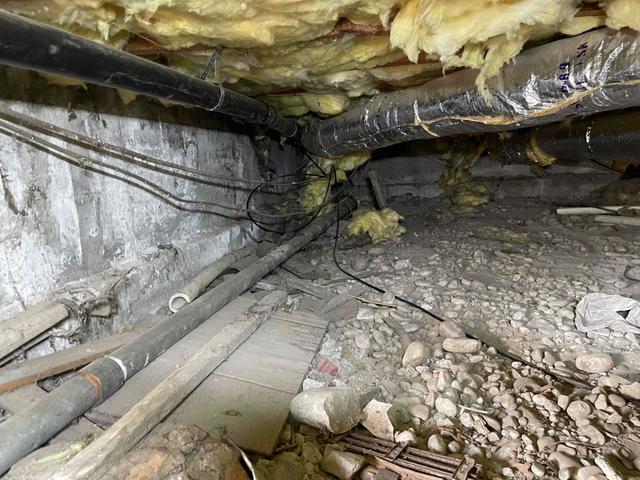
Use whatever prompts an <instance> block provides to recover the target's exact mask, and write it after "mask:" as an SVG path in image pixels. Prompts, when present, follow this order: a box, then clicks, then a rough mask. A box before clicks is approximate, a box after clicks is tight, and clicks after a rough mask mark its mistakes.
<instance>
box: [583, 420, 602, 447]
mask: <svg viewBox="0 0 640 480" xmlns="http://www.w3.org/2000/svg"><path fill="white" fill-rule="evenodd" d="M578 434H579V435H584V436H585V437H587V438H588V439H589V443H591V444H593V445H598V446H600V445H604V444H605V442H606V441H607V439H606V437H605V436H604V434H603V433H602V432H601V431H600V430H598V429H597V428H596V427H594V426H593V425H591V424H590V423H588V424H586V425H582V426H581V427H579V428H578Z"/></svg>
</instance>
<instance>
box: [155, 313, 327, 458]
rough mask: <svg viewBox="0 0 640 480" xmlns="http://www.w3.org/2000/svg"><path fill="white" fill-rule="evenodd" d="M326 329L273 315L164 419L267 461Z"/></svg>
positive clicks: (300, 317)
mask: <svg viewBox="0 0 640 480" xmlns="http://www.w3.org/2000/svg"><path fill="white" fill-rule="evenodd" d="M326 328H327V321H326V320H324V319H323V318H321V317H318V316H317V315H314V314H311V313H305V312H295V313H284V312H277V313H275V314H274V315H273V316H272V318H271V319H270V320H267V321H266V322H265V323H264V324H263V325H262V326H261V327H260V328H259V329H258V330H257V331H256V332H255V333H254V334H253V335H252V336H251V338H249V339H248V340H247V341H246V342H245V343H244V344H243V345H241V346H240V347H239V348H238V349H237V350H236V351H235V352H234V353H233V354H232V355H231V356H230V357H229V359H228V360H227V361H226V362H224V363H223V364H222V365H220V367H218V368H217V369H216V370H215V371H214V372H213V373H212V374H211V375H209V377H208V378H207V379H206V380H205V381H204V382H202V384H200V385H199V386H198V388H196V389H195V391H193V392H192V393H191V395H189V396H188V397H187V398H186V399H185V401H184V402H183V403H182V404H181V405H180V406H178V407H177V408H176V410H175V411H174V412H173V413H172V414H171V415H169V417H168V419H167V422H172V423H179V424H191V423H193V424H195V425H198V426H199V427H200V428H202V429H203V430H206V431H208V432H209V433H211V434H212V435H215V434H216V433H219V430H220V429H225V430H226V431H227V432H228V434H229V436H230V437H231V438H232V439H233V440H234V442H236V443H237V444H238V445H239V446H240V447H242V448H243V449H245V450H249V451H253V452H258V453H261V454H264V455H270V454H271V453H272V452H273V449H274V447H275V445H276V442H277V439H278V437H279V435H280V432H281V430H282V427H283V426H284V423H285V422H286V419H287V416H288V414H289V403H290V402H291V399H292V398H293V397H294V396H295V395H296V394H297V393H298V391H299V389H300V384H301V383H302V380H303V379H304V376H305V374H306V373H307V370H308V368H309V364H310V363H311V361H312V360H313V358H314V356H315V354H316V351H317V349H318V346H319V344H320V341H321V340H322V337H323V335H324V332H325V330H326Z"/></svg>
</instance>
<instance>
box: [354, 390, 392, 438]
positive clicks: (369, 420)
mask: <svg viewBox="0 0 640 480" xmlns="http://www.w3.org/2000/svg"><path fill="white" fill-rule="evenodd" d="M390 408H391V404H390V403H383V402H379V401H378V400H375V399H374V400H371V401H370V402H369V403H368V404H367V406H366V407H364V410H363V411H362V417H363V418H362V422H361V423H362V426H363V427H364V428H366V429H367V430H368V431H369V432H370V433H371V434H372V435H373V436H374V437H377V438H381V439H382V440H389V441H393V431H394V428H393V424H392V423H391V420H390V419H389V409H390Z"/></svg>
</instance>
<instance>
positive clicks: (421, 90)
mask: <svg viewBox="0 0 640 480" xmlns="http://www.w3.org/2000/svg"><path fill="white" fill-rule="evenodd" d="M476 77H477V72H476V71H474V70H461V71H458V72H455V73H452V74H451V75H446V76H444V77H442V78H439V79H436V80H432V81H430V82H427V83H426V84H424V85H423V86H421V87H416V88H411V89H406V90H403V91H399V92H394V93H388V94H381V95H377V96H375V97H373V98H372V99H371V100H369V101H368V102H364V103H363V104H362V105H361V106H359V107H357V108H355V109H353V110H350V111H347V112H345V113H343V114H341V115H338V116H336V117H332V118H329V119H326V120H322V121H320V122H315V123H312V124H310V125H309V126H308V127H307V128H306V129H305V130H304V131H303V133H302V137H301V141H302V144H303V145H304V147H305V148H306V149H307V150H308V151H310V152H311V153H314V154H317V155H322V156H335V155H342V154H346V153H351V152H357V151H366V150H373V149H377V148H381V147H385V146H389V145H394V144H397V143H401V142H407V141H410V140H419V139H429V138H437V137H443V136H452V135H459V134H466V133H476V132H492V131H493V132H497V131H505V130H515V129H520V128H524V127H531V126H536V125H543V124H547V123H552V122H557V121H559V120H563V119H565V118H571V117H576V116H580V115H588V114H593V113H598V112H605V111H609V110H616V109H621V108H629V107H635V106H640V83H639V82H638V79H640V33H638V32H635V31H632V30H627V29H624V30H621V31H615V30H609V29H600V30H595V31H591V32H587V33H584V34H582V35H578V36H576V37H571V38H566V39H563V40H558V41H555V42H552V43H548V44H545V45H542V46H539V47H535V48H531V49H529V50H526V51H525V52H523V53H521V54H520V55H518V56H517V57H516V58H515V59H514V61H513V62H511V63H509V64H508V65H506V66H505V67H503V69H502V70H501V72H500V73H499V74H498V75H497V76H496V77H494V78H492V79H490V80H489V81H488V82H487V86H488V90H489V93H490V94H489V95H487V94H484V95H483V93H482V92H480V91H478V89H477V88H476V85H475V81H476Z"/></svg>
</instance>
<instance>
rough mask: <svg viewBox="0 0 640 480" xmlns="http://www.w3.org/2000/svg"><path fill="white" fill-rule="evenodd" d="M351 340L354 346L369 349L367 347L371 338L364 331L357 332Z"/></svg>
mask: <svg viewBox="0 0 640 480" xmlns="http://www.w3.org/2000/svg"><path fill="white" fill-rule="evenodd" d="M353 340H354V341H355V342H356V346H357V347H358V348H359V349H360V350H369V348H370V347H371V340H370V339H369V336H368V335H366V334H365V333H362V332H360V333H357V334H356V336H355V338H354V339H353Z"/></svg>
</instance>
